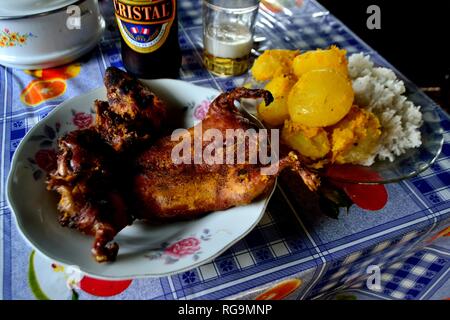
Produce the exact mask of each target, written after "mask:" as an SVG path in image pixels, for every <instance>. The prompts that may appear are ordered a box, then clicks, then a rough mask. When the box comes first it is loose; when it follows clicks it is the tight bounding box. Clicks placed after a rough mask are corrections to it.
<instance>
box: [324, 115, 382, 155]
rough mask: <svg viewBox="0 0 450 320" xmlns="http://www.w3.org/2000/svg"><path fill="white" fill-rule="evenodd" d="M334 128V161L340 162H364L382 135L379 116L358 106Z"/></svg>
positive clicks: (332, 139) (332, 136) (332, 137)
mask: <svg viewBox="0 0 450 320" xmlns="http://www.w3.org/2000/svg"><path fill="white" fill-rule="evenodd" d="M332 129H333V132H332V135H331V143H332V148H331V150H332V161H333V162H336V163H339V164H343V163H353V164H362V163H364V162H365V161H367V159H369V158H370V156H371V155H372V154H373V152H374V151H375V148H376V147H377V145H378V142H379V139H380V136H381V130H380V121H379V120H378V118H377V116H375V115H374V114H373V113H372V112H369V111H367V110H363V109H361V108H359V107H357V106H353V107H352V109H351V110H350V112H349V113H348V114H347V115H346V116H345V118H344V119H342V120H341V121H340V122H339V123H337V124H336V125H335V126H333V128H332Z"/></svg>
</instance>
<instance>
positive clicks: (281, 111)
mask: <svg viewBox="0 0 450 320" xmlns="http://www.w3.org/2000/svg"><path fill="white" fill-rule="evenodd" d="M295 82H296V78H295V77H294V76H293V75H289V74H285V75H281V76H276V77H274V78H273V79H272V80H270V81H269V83H267V85H266V87H265V89H266V90H269V91H270V92H271V93H272V95H273V98H274V101H273V102H272V103H271V104H269V105H268V106H266V104H265V103H264V101H263V102H262V103H261V104H260V105H259V106H258V116H259V118H260V119H261V120H262V121H263V122H265V123H266V124H269V125H270V126H273V127H276V126H280V125H282V124H283V123H284V120H286V119H288V118H289V111H288V107H287V97H288V95H289V92H290V90H291V88H292V86H293V85H294V84H295Z"/></svg>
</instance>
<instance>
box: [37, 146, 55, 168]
mask: <svg viewBox="0 0 450 320" xmlns="http://www.w3.org/2000/svg"><path fill="white" fill-rule="evenodd" d="M34 160H35V161H36V163H37V165H38V166H39V168H41V169H42V170H44V171H46V172H50V171H52V170H53V169H55V168H56V152H55V150H53V149H41V150H39V151H38V152H36V154H35V155H34Z"/></svg>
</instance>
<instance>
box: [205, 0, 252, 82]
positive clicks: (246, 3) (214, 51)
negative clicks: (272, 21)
mask: <svg viewBox="0 0 450 320" xmlns="http://www.w3.org/2000/svg"><path fill="white" fill-rule="evenodd" d="M258 7H259V0H204V1H203V46H204V52H203V61H204V64H205V66H206V68H208V70H210V71H211V72H212V73H213V74H215V75H219V76H235V75H239V74H242V73H244V72H246V71H247V70H248V67H249V58H250V52H251V50H252V47H253V33H254V29H255V28H254V26H255V19H256V15H257V13H258Z"/></svg>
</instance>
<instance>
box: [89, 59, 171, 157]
mask: <svg viewBox="0 0 450 320" xmlns="http://www.w3.org/2000/svg"><path fill="white" fill-rule="evenodd" d="M104 84H105V87H106V92H107V98H108V102H105V101H99V100H97V101H95V111H96V114H97V115H96V119H95V128H96V130H97V131H98V133H99V134H100V135H101V136H102V139H103V140H105V141H106V142H107V143H108V144H110V145H111V146H112V147H113V148H114V150H116V151H123V150H125V149H126V148H127V147H128V146H131V145H135V144H136V143H137V142H146V141H148V140H149V139H151V138H154V137H155V136H157V135H158V134H159V132H160V131H161V129H162V127H163V126H164V124H165V121H166V118H167V108H166V105H165V104H164V102H163V101H162V100H161V99H159V98H158V97H157V96H156V95H155V94H154V93H153V92H152V91H150V89H149V88H148V87H147V86H145V85H144V84H143V83H141V82H140V81H139V80H137V79H136V78H134V77H132V76H130V75H129V74H127V73H126V72H124V71H122V70H120V69H117V68H114V67H109V68H108V69H106V73H105V78H104Z"/></svg>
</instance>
